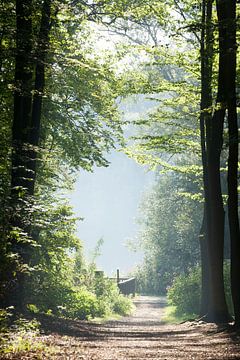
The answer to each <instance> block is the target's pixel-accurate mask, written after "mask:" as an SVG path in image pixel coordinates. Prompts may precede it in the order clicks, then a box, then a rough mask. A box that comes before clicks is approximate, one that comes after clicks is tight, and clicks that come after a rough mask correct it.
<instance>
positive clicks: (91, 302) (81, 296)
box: [59, 288, 98, 320]
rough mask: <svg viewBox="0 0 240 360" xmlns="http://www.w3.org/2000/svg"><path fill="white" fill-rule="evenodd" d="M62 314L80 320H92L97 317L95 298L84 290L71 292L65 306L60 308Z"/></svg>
mask: <svg viewBox="0 0 240 360" xmlns="http://www.w3.org/2000/svg"><path fill="white" fill-rule="evenodd" d="M59 310H61V309H59ZM62 313H63V314H64V315H65V316H68V317H71V318H78V319H81V320H84V319H90V318H93V317H95V316H97V315H98V301H97V297H96V295H95V294H93V293H91V292H90V291H88V290H86V289H84V288H82V289H78V290H76V291H73V292H72V293H71V294H69V300H68V301H67V303H66V304H65V306H64V307H62Z"/></svg>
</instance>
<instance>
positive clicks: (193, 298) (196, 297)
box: [167, 267, 201, 315]
mask: <svg viewBox="0 0 240 360" xmlns="http://www.w3.org/2000/svg"><path fill="white" fill-rule="evenodd" d="M200 280H201V270H200V268H199V267H197V268H195V269H194V270H193V271H192V272H191V273H190V274H187V275H186V274H183V275H179V276H177V277H176V278H175V279H174V281H173V284H172V286H171V287H170V288H169V289H168V292H167V298H168V301H169V304H170V305H173V306H175V307H176V314H178V315H185V314H199V309H200Z"/></svg>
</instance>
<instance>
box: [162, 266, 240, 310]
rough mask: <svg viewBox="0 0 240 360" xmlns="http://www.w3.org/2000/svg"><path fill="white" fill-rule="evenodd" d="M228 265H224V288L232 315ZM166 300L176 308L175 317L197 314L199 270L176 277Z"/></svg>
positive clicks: (199, 296) (199, 297)
mask: <svg viewBox="0 0 240 360" xmlns="http://www.w3.org/2000/svg"><path fill="white" fill-rule="evenodd" d="M229 274H230V264H229V261H227V260H225V263H224V287H225V294H226V300H227V304H228V309H229V312H230V314H233V306H232V300H231V286H230V275H229ZM167 298H168V301H169V304H170V305H173V306H175V307H176V314H177V315H196V314H199V310H200V300H201V268H200V266H198V267H196V268H194V269H192V271H191V272H190V273H189V274H183V275H179V276H177V277H176V278H175V279H174V281H173V284H172V286H171V287H170V288H169V289H168V292H167Z"/></svg>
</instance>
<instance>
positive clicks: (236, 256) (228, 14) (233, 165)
mask: <svg viewBox="0 0 240 360" xmlns="http://www.w3.org/2000/svg"><path fill="white" fill-rule="evenodd" d="M219 17H220V19H221V21H222V22H223V23H224V22H225V24H226V26H227V27H226V38H227V39H226V54H225V57H226V63H227V64H226V66H227V70H226V71H225V81H226V91H225V96H226V103H227V110H228V131H229V155H228V215H229V216H228V220H229V229H230V243H231V290H232V300H233V307H234V314H235V325H236V326H237V327H239V326H240V281H239V274H240V232H239V218H238V190H237V186H238V179H237V177H238V121H237V109H236V50H237V44H236V21H237V19H236V1H235V0H229V1H228V2H227V4H226V3H223V4H222V5H221V7H220V6H219Z"/></svg>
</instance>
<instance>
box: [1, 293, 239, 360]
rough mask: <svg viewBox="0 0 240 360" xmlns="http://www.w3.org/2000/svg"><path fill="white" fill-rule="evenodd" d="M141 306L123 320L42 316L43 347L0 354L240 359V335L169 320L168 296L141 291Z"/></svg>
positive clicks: (94, 359) (99, 359)
mask: <svg viewBox="0 0 240 360" xmlns="http://www.w3.org/2000/svg"><path fill="white" fill-rule="evenodd" d="M135 305H136V310H135V312H134V313H133V314H132V315H131V316H129V317H123V318H121V319H120V320H118V321H116V320H115V321H114V320H112V321H108V322H107V323H104V324H96V323H92V322H86V321H73V320H66V319H59V318H54V317H47V316H45V317H42V318H41V319H40V320H41V323H42V329H43V333H42V334H41V335H40V336H39V337H38V339H37V340H38V341H39V344H40V343H43V344H45V345H44V347H43V348H41V347H40V348H39V349H36V350H34V351H22V352H18V353H17V354H15V355H14V354H9V355H5V357H1V359H14V360H15V359H22V360H25V359H49V360H53V359H62V360H68V359H69V360H75V359H79V360H123V359H124V360H128V359H129V360H131V359H135V360H143V359H144V360H145V359H159V360H160V359H161V360H163V359H165V360H175V359H184V360H190V359H196V360H202V359H211V360H215V359H216V360H217V359H218V360H226V359H239V360H240V336H238V335H236V334H235V333H234V332H230V331H227V330H224V329H221V328H219V327H217V326H216V325H214V324H205V323H203V322H185V323H183V324H178V325H172V324H171V325H169V324H164V322H163V321H162V320H161V319H162V318H163V314H164V308H165V306H166V301H165V299H164V298H156V297H147V296H141V297H138V298H137V299H136V300H135Z"/></svg>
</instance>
